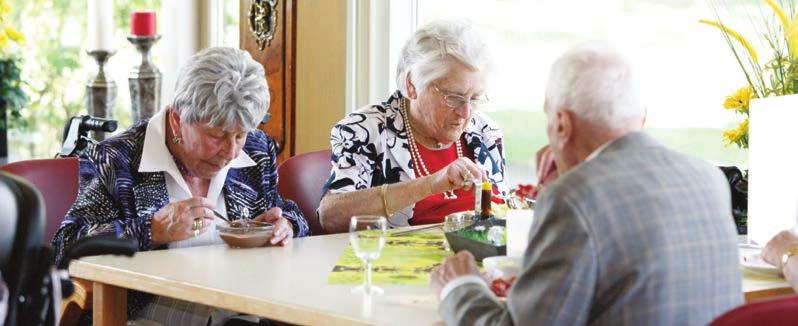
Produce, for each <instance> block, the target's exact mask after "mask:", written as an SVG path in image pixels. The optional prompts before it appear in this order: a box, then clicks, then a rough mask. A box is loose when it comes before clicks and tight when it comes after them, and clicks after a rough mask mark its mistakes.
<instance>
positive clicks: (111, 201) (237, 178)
mask: <svg viewBox="0 0 798 326" xmlns="http://www.w3.org/2000/svg"><path fill="white" fill-rule="evenodd" d="M268 107H269V89H268V85H267V83H266V79H265V74H264V70H263V67H262V66H261V65H260V64H259V63H257V62H256V61H254V60H253V59H252V57H251V56H250V55H249V53H247V52H245V51H241V50H238V49H233V48H223V47H215V48H209V49H206V50H203V51H200V52H199V53H197V54H195V55H194V56H192V57H191V58H190V59H189V61H188V63H187V64H186V65H185V66H184V67H183V68H182V69H181V71H180V73H179V75H178V79H177V83H176V87H175V95H174V98H173V100H172V102H171V104H169V105H168V106H167V107H166V108H164V109H163V110H162V111H160V112H158V113H157V114H155V115H154V116H153V117H152V118H150V119H149V120H142V121H139V122H137V123H136V124H134V125H133V126H132V127H131V128H130V129H128V130H126V131H125V132H123V133H121V134H120V135H118V136H115V137H112V138H109V139H106V140H105V141H103V142H101V143H99V144H98V145H97V146H96V147H95V148H93V149H91V150H90V151H88V153H86V157H84V159H82V160H81V165H80V175H81V176H80V180H81V183H80V188H79V192H78V198H77V200H76V201H75V203H74V204H73V206H72V208H71V209H70V210H69V212H68V213H67V215H66V217H65V218H64V221H63V222H62V224H61V227H60V228H59V230H58V232H57V233H56V235H55V239H54V240H53V247H54V248H55V251H56V255H57V257H56V260H57V261H60V260H61V259H62V258H63V254H64V250H65V248H67V247H69V246H70V245H71V244H72V243H74V242H75V241H77V240H78V239H80V238H83V237H89V236H96V235H105V234H110V235H115V236H118V237H124V238H132V239H136V240H137V241H138V245H139V250H141V251H146V250H153V249H162V248H182V247H194V246H203V245H211V244H219V243H222V242H221V239H220V237H219V235H218V231H217V230H216V228H215V227H214V225H215V224H218V223H226V222H223V220H222V219H220V218H218V217H216V216H215V214H216V213H218V214H220V215H223V216H226V217H227V218H228V219H240V218H243V219H255V220H261V221H266V222H271V223H273V224H274V225H275V228H274V234H273V236H272V238H271V244H279V245H285V244H287V243H289V242H290V241H291V238H292V237H299V236H304V235H307V234H308V233H309V229H308V225H307V222H306V221H305V219H304V217H303V216H302V213H301V212H300V210H299V208H298V207H297V206H296V204H294V203H293V202H291V201H288V200H283V199H282V198H280V196H279V195H278V194H277V159H276V145H275V142H274V140H273V139H272V138H270V137H269V136H267V135H266V134H264V133H263V132H261V131H260V130H258V129H257V126H258V124H259V123H260V122H261V121H262V119H263V117H264V116H265V115H266V111H267V109H268ZM230 314H232V313H227V312H219V311H214V310H213V309H210V308H208V307H204V306H200V305H194V304H188V303H185V302H180V301H178V300H174V299H170V298H166V297H155V298H153V297H152V296H151V295H146V294H143V293H133V294H132V295H131V296H130V298H129V300H128V315H129V316H128V317H129V318H131V319H134V320H135V319H143V320H148V321H154V322H156V323H160V324H164V325H177V324H191V325H194V324H201V325H206V324H208V322H209V318H210V316H211V315H214V318H213V319H211V321H212V323H211V324H216V323H218V322H221V321H222V320H225V319H226V318H227V317H229V316H226V315H230Z"/></svg>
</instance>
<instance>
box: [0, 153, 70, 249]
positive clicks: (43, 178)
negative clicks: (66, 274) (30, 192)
mask: <svg viewBox="0 0 798 326" xmlns="http://www.w3.org/2000/svg"><path fill="white" fill-rule="evenodd" d="M0 170H3V171H7V172H10V173H12V174H15V175H18V176H20V177H22V178H23V179H25V180H28V181H29V182H30V183H32V184H33V186H34V187H36V189H38V190H39V192H41V193H42V197H43V198H44V204H45V209H46V214H47V222H46V227H45V230H44V241H45V243H50V241H52V239H53V235H55V232H56V231H58V227H59V226H60V225H61V221H62V220H63V219H64V215H66V213H67V211H68V210H69V208H70V207H72V203H74V202H75V198H76V197H77V196H78V159H77V158H75V157H69V158H53V159H39V160H28V161H18V162H13V163H9V164H6V165H3V166H0Z"/></svg>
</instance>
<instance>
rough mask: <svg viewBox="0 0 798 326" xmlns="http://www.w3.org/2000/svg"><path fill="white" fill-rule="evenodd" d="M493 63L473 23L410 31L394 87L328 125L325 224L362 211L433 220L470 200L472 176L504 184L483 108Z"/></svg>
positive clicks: (495, 136) (495, 138)
mask: <svg viewBox="0 0 798 326" xmlns="http://www.w3.org/2000/svg"><path fill="white" fill-rule="evenodd" d="M489 65H490V55H489V53H488V50H487V46H486V44H485V42H484V41H483V40H482V38H481V37H480V36H479V35H478V34H477V32H476V31H475V30H474V28H473V26H472V25H471V24H470V23H467V22H461V21H436V22H432V23H430V24H428V25H426V26H424V27H422V28H420V29H419V30H418V31H416V33H415V34H414V35H413V37H412V38H411V39H410V40H408V42H407V43H406V44H405V46H404V48H403V49H402V53H401V56H400V58H399V64H398V67H397V76H396V82H397V85H398V87H399V90H398V91H396V92H395V93H394V94H393V95H392V96H391V97H390V98H388V100H387V101H385V102H383V103H380V104H377V105H371V106H368V107H365V108H362V109H360V110H357V111H355V112H353V113H351V114H349V115H347V116H346V117H345V118H344V119H343V120H341V121H340V122H338V124H337V125H336V126H335V127H334V128H333V129H332V133H331V136H330V141H331V143H332V152H333V154H332V163H333V168H332V171H331V173H330V179H329V180H328V182H327V184H326V185H325V190H324V191H325V195H324V197H323V198H322V200H321V204H320V207H319V218H320V220H321V223H322V225H323V227H324V228H325V229H326V230H327V231H329V232H344V231H346V230H347V227H348V225H349V218H350V217H351V216H353V215H359V214H370V215H385V216H388V217H389V218H388V222H389V224H390V226H392V227H398V226H405V225H417V224H427V223H435V222H440V221H442V220H443V217H444V216H445V215H447V214H450V213H452V212H457V211H465V210H470V209H473V208H474V191H473V190H472V189H471V188H472V186H473V181H475V180H477V181H479V180H488V181H490V182H491V184H492V185H493V191H494V193H498V192H504V191H505V190H506V186H505V172H504V170H505V167H504V153H503V149H502V138H501V137H502V136H501V131H500V130H499V128H498V127H497V126H496V125H495V123H494V122H492V121H490V120H489V119H488V118H487V117H486V116H485V115H484V114H482V113H481V112H479V107H480V106H481V105H482V104H485V103H486V102H487V100H488V98H487V96H486V94H485V86H486V85H485V83H486V78H485V77H486V71H487V69H488V67H489Z"/></svg>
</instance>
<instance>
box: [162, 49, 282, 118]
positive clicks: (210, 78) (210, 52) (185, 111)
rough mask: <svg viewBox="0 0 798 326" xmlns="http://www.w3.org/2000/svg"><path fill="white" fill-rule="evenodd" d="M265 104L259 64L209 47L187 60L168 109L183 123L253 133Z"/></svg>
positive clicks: (240, 54)
mask: <svg viewBox="0 0 798 326" xmlns="http://www.w3.org/2000/svg"><path fill="white" fill-rule="evenodd" d="M269 101H270V99H269V86H268V84H267V83H266V75H265V74H264V70H263V66H261V64H260V63H258V62H256V61H255V60H253V59H252V56H250V55H249V53H248V52H246V51H242V50H239V49H234V48H229V47H212V48H207V49H205V50H202V51H200V52H197V53H196V54H194V55H193V56H191V58H189V60H188V62H187V63H186V64H185V65H184V66H183V68H181V69H180V73H179V74H178V77H177V83H176V85H175V95H174V97H173V99H172V105H171V106H172V108H173V109H174V110H176V111H177V113H179V114H180V120H181V121H183V122H185V123H189V124H191V123H199V122H204V121H207V122H208V125H209V126H223V127H224V128H225V129H232V128H235V127H243V128H244V129H246V130H253V129H255V128H257V126H258V124H259V123H260V122H261V120H263V117H264V116H265V115H266V111H267V110H268V108H269Z"/></svg>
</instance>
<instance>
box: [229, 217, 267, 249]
mask: <svg viewBox="0 0 798 326" xmlns="http://www.w3.org/2000/svg"><path fill="white" fill-rule="evenodd" d="M216 229H217V230H219V237H221V238H222V241H224V242H225V243H226V244H227V245H229V246H230V247H233V248H252V247H262V246H264V245H266V244H267V243H269V239H271V237H272V232H273V230H274V225H272V224H271V223H267V222H260V221H246V223H245V222H244V221H233V222H232V223H230V224H229V225H226V226H225V225H216Z"/></svg>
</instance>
